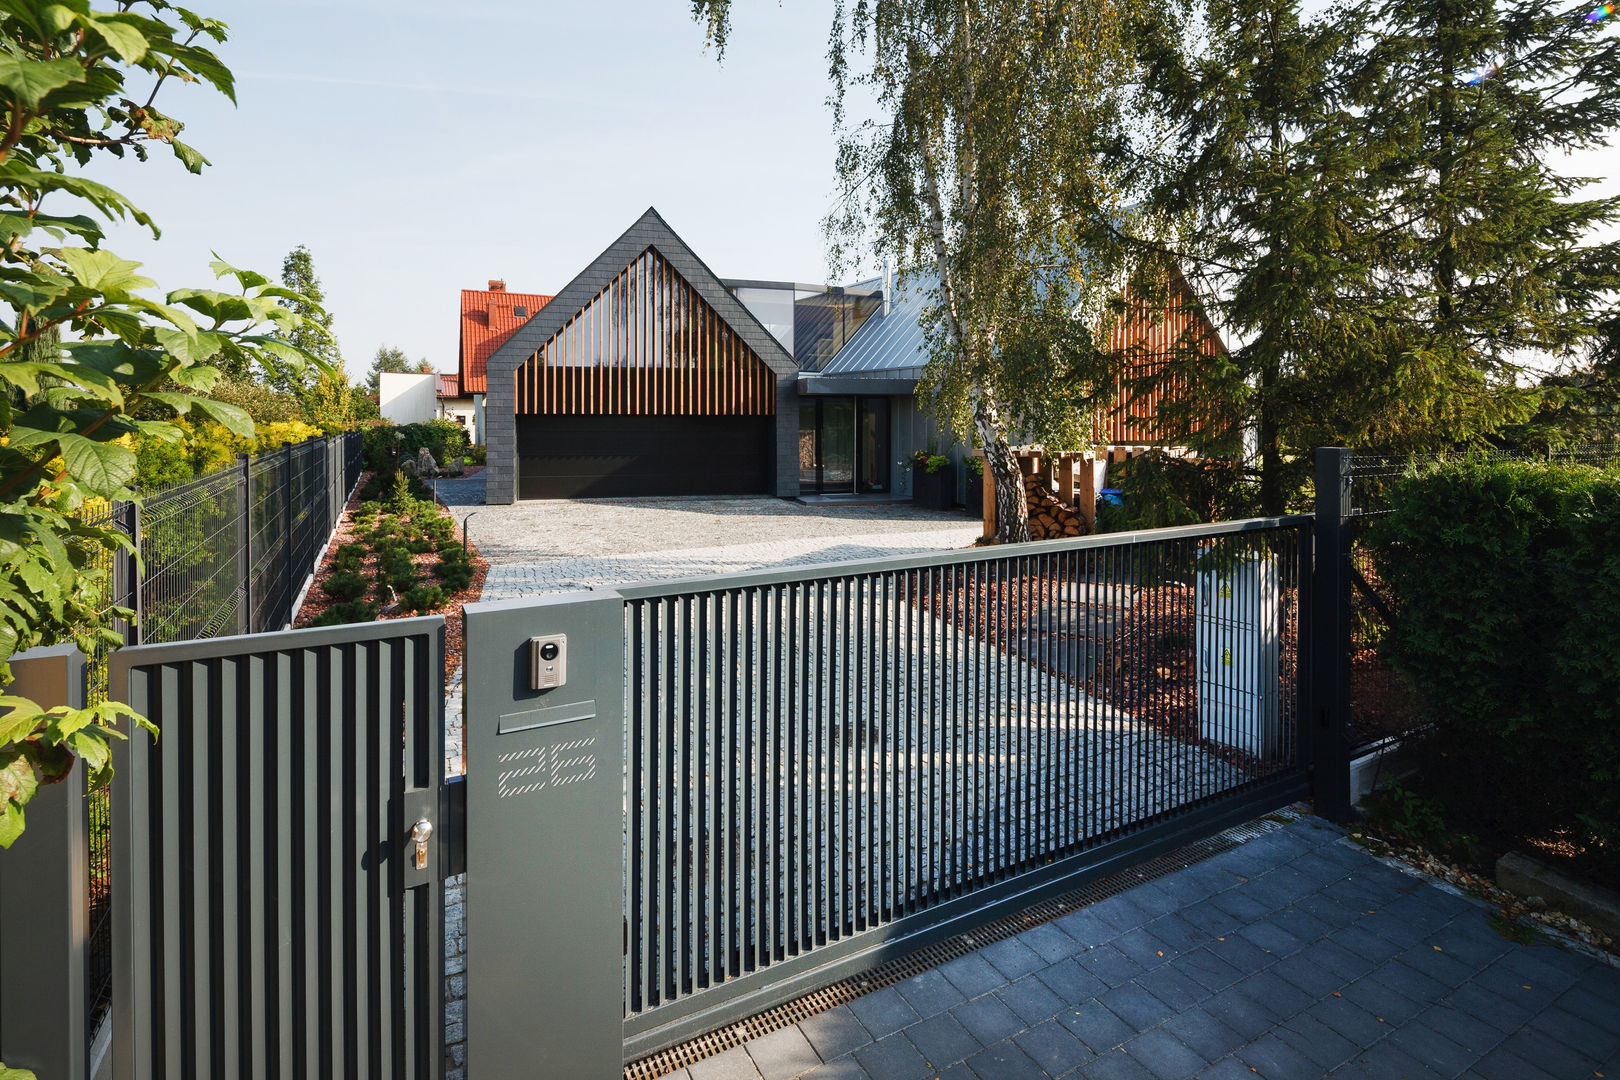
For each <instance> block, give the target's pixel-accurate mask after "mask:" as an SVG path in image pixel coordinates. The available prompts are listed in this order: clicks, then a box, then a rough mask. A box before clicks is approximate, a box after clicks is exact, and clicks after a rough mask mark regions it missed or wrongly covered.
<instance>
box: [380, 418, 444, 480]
mask: <svg viewBox="0 0 1620 1080" xmlns="http://www.w3.org/2000/svg"><path fill="white" fill-rule="evenodd" d="M360 437H361V446H362V448H363V450H364V453H365V465H366V468H367V469H370V470H371V471H373V472H386V471H388V470H389V469H390V468H392V467H393V465H391V464H390V463H389V460H388V451H389V449H390V448H397V449H398V450H399V454H398V457H396V458H395V459H394V463H393V464H394V465H397V464H398V463H400V462H403V461H404V460H405V459H406V458H413V457H415V456H416V452H417V451H418V450H420V449H422V447H424V446H425V447H427V449H428V453H430V454H432V455H433V460H434V461H436V462H437V463H438V464H439V465H440V466H441V467H442V466H443V465H444V464H445V463H446V462H448V461H451V460H453V459H455V458H458V457H461V456H462V455H463V454H465V453H466V452H467V429H466V428H464V427H462V426H461V425H460V424H458V423H456V422H455V421H454V420H424V421H423V422H422V423H420V424H389V423H381V424H372V425H371V426H370V427H367V428H362V429H361V435H360Z"/></svg>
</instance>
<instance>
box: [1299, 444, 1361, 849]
mask: <svg viewBox="0 0 1620 1080" xmlns="http://www.w3.org/2000/svg"><path fill="white" fill-rule="evenodd" d="M1350 458H1351V452H1350V450H1348V449H1346V448H1344V447H1337V446H1323V447H1318V448H1317V451H1316V539H1315V545H1314V546H1315V549H1316V550H1315V565H1314V566H1313V568H1312V573H1311V711H1310V714H1309V716H1308V720H1309V722H1310V723H1311V724H1312V726H1313V727H1312V731H1311V733H1310V736H1311V737H1310V741H1309V745H1310V747H1311V759H1312V760H1311V787H1312V794H1313V798H1314V800H1315V803H1316V812H1317V813H1319V814H1321V815H1322V816H1323V817H1325V818H1327V819H1329V820H1330V821H1346V820H1348V819H1349V818H1350V815H1351V805H1350V739H1349V730H1348V728H1349V723H1350Z"/></svg>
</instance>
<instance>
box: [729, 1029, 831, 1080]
mask: <svg viewBox="0 0 1620 1080" xmlns="http://www.w3.org/2000/svg"><path fill="white" fill-rule="evenodd" d="M743 1049H745V1050H747V1051H748V1056H749V1057H751V1058H753V1059H754V1067H755V1068H756V1069H758V1070H759V1075H760V1076H762V1077H764V1080H789V1078H791V1077H795V1076H798V1075H799V1074H800V1073H806V1072H809V1071H810V1070H811V1069H814V1068H815V1067H816V1066H818V1065H820V1064H821V1055H819V1054H817V1053H816V1050H815V1047H813V1046H811V1045H810V1040H809V1039H806V1038H805V1037H804V1032H802V1031H800V1030H799V1028H798V1026H797V1025H795V1026H793V1027H785V1028H782V1029H780V1030H778V1031H773V1032H771V1033H770V1034H769V1035H762V1036H760V1037H759V1038H757V1039H752V1040H750V1041H749V1042H746V1043H744V1044H743Z"/></svg>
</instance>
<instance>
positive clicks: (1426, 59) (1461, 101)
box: [1354, 0, 1620, 449]
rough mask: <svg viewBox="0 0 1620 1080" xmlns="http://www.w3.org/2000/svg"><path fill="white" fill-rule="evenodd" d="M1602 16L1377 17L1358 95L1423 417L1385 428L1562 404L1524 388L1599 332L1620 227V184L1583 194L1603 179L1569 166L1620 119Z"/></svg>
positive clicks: (1399, 342) (1399, 327)
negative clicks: (1590, 180) (1566, 164)
mask: <svg viewBox="0 0 1620 1080" xmlns="http://www.w3.org/2000/svg"><path fill="white" fill-rule="evenodd" d="M1588 7H1590V5H1588ZM1592 14H1596V15H1601V10H1600V12H1594V13H1592ZM1587 16H1588V12H1587V9H1586V8H1575V7H1569V6H1554V4H1552V3H1549V2H1547V0H1501V2H1498V0H1468V2H1466V3H1464V2H1460V0H1385V2H1384V3H1383V4H1382V6H1381V7H1380V8H1379V9H1378V10H1377V12H1376V16H1375V18H1374V19H1373V21H1372V23H1371V26H1370V27H1369V30H1368V32H1367V33H1366V34H1365V35H1364V45H1363V49H1362V57H1361V61H1360V64H1359V67H1358V70H1357V71H1356V73H1355V74H1356V82H1355V88H1354V89H1355V98H1354V104H1355V105H1356V107H1357V110H1358V116H1359V117H1360V120H1361V124H1362V126H1363V129H1364V132H1365V140H1366V146H1367V151H1368V158H1369V160H1370V161H1371V162H1373V163H1374V165H1373V170H1372V174H1371V175H1372V178H1373V180H1374V181H1375V183H1376V184H1377V185H1378V189H1379V191H1378V200H1379V217H1378V219H1377V221H1376V226H1377V228H1376V235H1377V237H1378V241H1379V243H1380V245H1381V248H1382V253H1381V262H1382V273H1381V275H1380V286H1381V288H1380V294H1381V295H1380V297H1379V301H1380V305H1381V308H1382V310H1383V311H1384V312H1385V314H1386V315H1387V317H1388V318H1389V320H1390V327H1391V330H1392V331H1393V334H1392V344H1393V346H1394V351H1393V352H1392V354H1390V355H1389V356H1388V357H1387V358H1386V365H1387V366H1388V367H1389V368H1390V369H1391V370H1392V371H1394V372H1395V373H1396V377H1395V378H1394V379H1392V380H1390V383H1391V385H1392V386H1394V387H1396V388H1398V392H1399V394H1400V395H1401V396H1402V398H1403V399H1404V404H1405V406H1406V408H1405V410H1404V414H1405V415H1408V416H1413V417H1416V418H1417V419H1418V420H1419V421H1421V422H1419V423H1415V424H1413V423H1407V424H1402V423H1395V424H1388V425H1384V426H1382V427H1379V428H1375V429H1374V430H1373V431H1372V432H1371V433H1370V434H1371V436H1372V438H1373V440H1374V441H1376V442H1379V443H1382V444H1384V445H1386V446H1396V447H1401V448H1407V449H1422V448H1426V447H1428V446H1432V445H1436V444H1449V443H1459V442H1477V441H1480V440H1482V439H1483V438H1484V437H1485V436H1488V435H1491V434H1493V433H1495V432H1497V431H1499V430H1501V429H1502V428H1503V426H1504V425H1509V424H1516V423H1518V422H1521V421H1522V420H1524V419H1525V417H1526V416H1527V415H1528V414H1529V413H1530V412H1531V411H1532V410H1533V409H1536V408H1538V407H1542V412H1543V413H1544V414H1545V413H1547V411H1548V410H1547V408H1545V407H1544V406H1546V405H1549V404H1552V405H1554V406H1555V407H1553V408H1552V410H1551V411H1552V413H1554V414H1556V413H1557V412H1558V411H1559V409H1558V408H1557V407H1556V403H1547V402H1542V400H1541V398H1542V397H1543V395H1542V394H1540V393H1536V392H1527V391H1526V390H1524V389H1523V388H1522V387H1523V385H1524V384H1526V383H1527V382H1529V381H1531V380H1530V379H1529V378H1527V375H1526V371H1525V366H1526V364H1534V365H1537V366H1543V367H1545V366H1546V365H1547V364H1548V363H1550V362H1557V361H1568V360H1573V359H1574V358H1576V357H1578V356H1580V355H1582V354H1584V353H1586V352H1587V351H1588V350H1590V349H1591V348H1592V345H1593V342H1594V340H1595V338H1596V337H1598V336H1599V333H1600V325H1601V323H1602V322H1603V320H1604V318H1605V315H1604V313H1603V310H1602V309H1603V308H1604V307H1605V306H1606V305H1605V304H1604V302H1603V301H1604V298H1605V295H1606V294H1612V292H1613V291H1614V290H1615V288H1616V286H1617V285H1620V245H1616V244H1614V243H1603V242H1598V241H1595V240H1594V239H1593V231H1594V229H1596V228H1597V227H1599V226H1602V225H1606V224H1610V223H1613V222H1615V221H1616V220H1617V218H1620V200H1616V199H1609V198H1581V197H1580V190H1581V188H1582V187H1584V186H1585V185H1586V183H1587V181H1585V180H1582V179H1579V178H1574V177H1569V176H1566V175H1562V174H1561V173H1560V171H1559V164H1560V159H1561V158H1562V157H1563V155H1564V153H1565V152H1567V151H1570V150H1575V149H1581V148H1586V147H1591V146H1595V145H1600V144H1603V143H1605V142H1606V141H1607V139H1608V136H1609V134H1610V132H1611V131H1612V130H1613V128H1614V113H1613V106H1612V104H1611V102H1612V97H1613V88H1614V86H1615V83H1616V79H1617V78H1620V37H1617V35H1616V34H1615V33H1614V29H1613V26H1612V25H1611V24H1609V23H1607V22H1606V21H1605V20H1604V19H1602V18H1601V17H1599V18H1590V17H1587ZM1579 382H1580V381H1579V380H1575V381H1574V385H1579ZM1541 385H1542V388H1543V389H1545V390H1548V391H1553V390H1559V389H1563V390H1567V389H1568V388H1569V386H1570V385H1572V384H1571V382H1570V381H1569V380H1564V381H1563V384H1562V387H1561V386H1560V380H1550V381H1543V382H1542V384H1541ZM1594 385H1595V384H1594ZM1396 415H1397V418H1399V417H1400V416H1401V415H1402V414H1400V413H1397V414H1396Z"/></svg>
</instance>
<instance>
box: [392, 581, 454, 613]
mask: <svg viewBox="0 0 1620 1080" xmlns="http://www.w3.org/2000/svg"><path fill="white" fill-rule="evenodd" d="M443 605H444V590H443V589H441V588H440V587H439V586H437V585H418V586H417V587H416V588H414V589H408V590H406V592H405V593H404V594H403V595H402V596H401V597H400V598H399V606H400V607H402V608H404V609H405V610H406V611H431V610H432V609H434V608H436V607H442V606H443Z"/></svg>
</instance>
